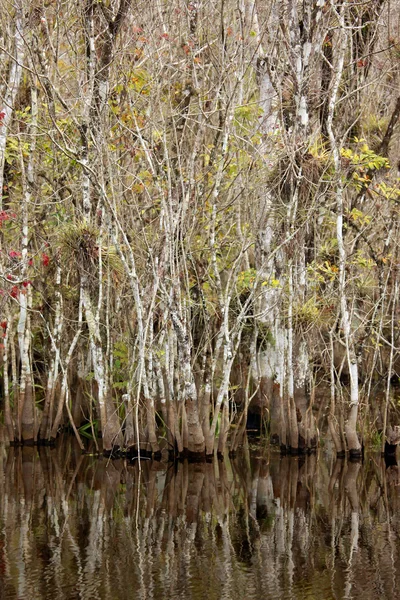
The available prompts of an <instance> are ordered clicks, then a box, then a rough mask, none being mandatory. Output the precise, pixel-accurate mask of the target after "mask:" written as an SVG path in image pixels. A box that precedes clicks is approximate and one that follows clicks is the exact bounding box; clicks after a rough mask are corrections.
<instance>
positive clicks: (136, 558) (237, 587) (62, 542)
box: [0, 439, 400, 600]
mask: <svg viewBox="0 0 400 600" xmlns="http://www.w3.org/2000/svg"><path fill="white" fill-rule="evenodd" d="M141 465H142V468H141V471H139V466H138V463H137V461H136V462H133V463H127V462H126V461H123V460H115V461H108V460H106V459H99V458H97V457H95V456H87V455H86V456H82V455H81V454H80V453H79V452H78V451H76V449H75V448H74V447H73V446H71V439H68V440H66V439H62V440H60V443H59V444H58V445H57V447H56V448H55V449H51V450H50V449H48V448H40V449H37V448H16V449H6V448H5V447H4V446H0V599H1V600H14V599H18V600H45V599H49V600H58V599H60V600H61V599H66V600H78V599H81V600H91V599H104V600H125V599H127V600H128V599H140V600H159V599H161V598H162V599H166V600H175V599H178V598H179V599H182V600H195V599H199V600H200V599H204V600H220V599H224V600H242V599H243V600H253V599H254V600H268V599H271V600H272V599H274V600H276V599H293V600H300V599H307V600H311V599H318V600H330V599H338V600H339V599H340V600H342V599H347V598H354V599H356V598H362V599H363V600H368V599H374V600H375V599H377V598H379V599H384V598H388V599H396V598H400V472H399V471H398V468H397V466H390V467H387V466H386V465H385V462H384V461H383V459H381V458H380V457H375V456H371V457H369V458H366V459H365V461H364V463H363V464H361V463H346V462H345V461H335V460H334V459H328V458H326V457H324V456H323V455H322V454H320V455H319V456H318V457H317V456H307V457H304V458H293V457H284V458H281V457H280V456H279V455H276V454H273V453H271V452H269V453H268V452H266V451H263V452H262V451H261V450H259V449H257V448H256V447H254V448H253V449H251V450H248V451H244V452H243V453H242V454H241V455H240V456H239V457H238V458H235V459H226V460H225V461H223V462H221V461H215V462H214V463H212V464H209V463H204V464H188V463H187V462H180V463H177V464H176V465H172V464H166V463H163V462H151V461H142V463H141Z"/></svg>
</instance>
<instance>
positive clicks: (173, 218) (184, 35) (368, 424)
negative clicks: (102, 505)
mask: <svg viewBox="0 0 400 600" xmlns="http://www.w3.org/2000/svg"><path fill="white" fill-rule="evenodd" d="M1 8H2V10H1V12H0V53H1V79H0V87H1V103H2V104H1V107H0V108H1V110H0V189H2V198H1V204H2V205H1V207H0V224H1V229H0V245H1V248H0V250H1V252H0V278H1V289H0V294H1V296H0V308H1V323H0V324H1V329H0V331H1V332H2V335H3V340H2V346H1V359H2V392H1V394H2V395H1V400H0V408H1V410H2V415H3V417H4V425H5V429H6V432H7V437H8V439H9V440H10V441H11V442H21V441H22V442H25V443H27V442H30V443H31V442H32V441H34V442H48V441H51V440H54V439H55V437H56V436H57V435H58V433H59V432H60V431H61V430H62V429H63V428H72V429H73V430H74V432H75V435H76V436H77V439H78V440H79V442H80V444H81V446H82V447H83V441H82V439H83V438H85V437H90V438H93V439H94V440H95V443H96V444H97V443H100V434H101V444H102V446H101V448H102V449H103V450H104V451H105V452H107V453H110V452H111V451H114V452H115V451H117V450H126V451H130V452H137V449H138V448H139V447H140V451H141V452H142V453H152V454H158V453H159V452H160V451H161V450H162V449H163V448H168V449H169V450H170V451H171V452H172V453H175V454H181V455H182V454H185V453H186V454H187V453H189V454H195V455H204V454H205V453H206V454H211V453H212V452H213V451H214V450H218V451H219V452H221V453H222V452H224V450H225V448H226V446H227V443H228V444H229V447H230V449H231V450H232V451H235V450H236V449H237V448H238V447H239V446H240V444H241V443H242V440H243V436H244V435H245V428H246V423H247V422H248V420H249V419H250V418H253V419H254V418H255V415H256V416H257V419H258V421H259V423H261V425H262V426H263V427H264V426H265V428H266V431H267V432H268V433H269V434H270V437H271V440H272V441H275V442H278V443H279V444H280V446H281V448H282V450H290V451H291V452H293V453H297V452H303V451H310V450H312V449H314V448H315V447H316V445H317V444H318V439H319V438H322V439H323V440H324V441H325V439H327V438H330V439H332V441H333V443H334V446H335V449H336V451H337V452H338V453H343V452H345V451H346V450H348V451H350V453H351V454H353V455H355V456H357V455H359V454H360V453H361V447H362V443H365V444H366V443H370V442H374V443H375V444H376V445H378V446H380V445H381V444H382V447H383V444H384V441H385V438H386V437H387V438H388V440H389V442H391V443H392V444H395V443H396V442H397V441H398V438H397V430H396V425H397V423H398V420H397V409H398V401H397V399H396V398H397V396H396V386H395V384H396V383H397V382H398V375H400V362H399V349H400V347H399V328H398V315H399V306H398V290H399V269H398V264H399V239H400V238H399V236H400V232H399V218H398V217H399V203H400V190H399V163H398V160H399V128H398V120H399V116H400V86H399V70H400V10H399V8H400V7H399V4H398V2H397V1H394V2H389V1H388V0H371V1H366V2H356V1H354V2H353V1H348V2H334V1H331V2H328V1H324V0H317V1H316V2H311V1H304V2H297V1H296V0H284V1H281V2H274V1H271V2H266V1H265V0H259V1H258V2H256V1H251V0H217V1H213V2H211V1H209V0H198V1H197V2H196V1H193V2H189V1H187V0H168V1H167V0H154V1H152V2H145V1H133V0H118V1H117V0H115V1H114V0H105V1H102V0H100V1H94V0H84V1H78V0H56V1H48V2H46V1H44V0H42V1H38V0H35V1H32V2H28V1H27V0H11V1H9V2H8V1H6V0H1Z"/></svg>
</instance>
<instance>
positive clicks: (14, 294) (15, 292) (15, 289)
mask: <svg viewBox="0 0 400 600" xmlns="http://www.w3.org/2000/svg"><path fill="white" fill-rule="evenodd" d="M18 294H19V289H18V286H17V285H13V286H12V288H11V292H10V296H11V298H18Z"/></svg>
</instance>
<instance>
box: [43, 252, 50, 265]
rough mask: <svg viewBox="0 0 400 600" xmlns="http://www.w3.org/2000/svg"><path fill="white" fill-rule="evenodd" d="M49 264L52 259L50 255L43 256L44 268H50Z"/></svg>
mask: <svg viewBox="0 0 400 600" xmlns="http://www.w3.org/2000/svg"><path fill="white" fill-rule="evenodd" d="M49 262H50V257H49V255H48V254H44V253H43V254H42V265H43V266H44V267H48V266H49Z"/></svg>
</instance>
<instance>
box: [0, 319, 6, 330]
mask: <svg viewBox="0 0 400 600" xmlns="http://www.w3.org/2000/svg"><path fill="white" fill-rule="evenodd" d="M0 326H1V327H2V328H3V329H4V331H5V330H6V329H7V321H2V322H1V323H0Z"/></svg>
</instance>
